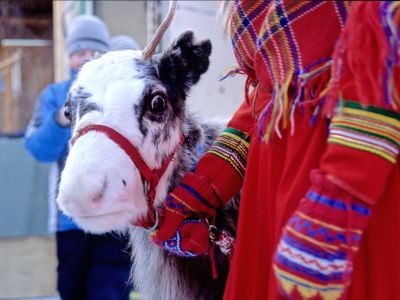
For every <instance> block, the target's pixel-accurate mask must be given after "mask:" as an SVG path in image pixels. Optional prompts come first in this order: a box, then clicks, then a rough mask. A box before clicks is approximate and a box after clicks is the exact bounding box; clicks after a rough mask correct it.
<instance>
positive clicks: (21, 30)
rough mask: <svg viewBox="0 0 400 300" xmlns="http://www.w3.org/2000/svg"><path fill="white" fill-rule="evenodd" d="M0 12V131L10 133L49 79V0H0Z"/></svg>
mask: <svg viewBox="0 0 400 300" xmlns="http://www.w3.org/2000/svg"><path fill="white" fill-rule="evenodd" d="M0 16H1V17H0V42H1V43H0V67H1V68H0V72H1V74H0V80H1V81H2V82H1V85H0V86H1V88H0V134H14V133H17V132H19V131H23V130H24V129H25V128H26V126H27V124H28V122H29V119H30V116H31V113H32V110H33V107H34V105H35V102H36V98H37V96H38V94H39V93H40V91H41V90H42V89H43V88H44V87H45V86H46V85H47V84H49V83H50V82H52V81H53V68H54V65H53V47H52V36H53V20H52V2H51V1H50V0H35V1H29V0H24V1H18V0H1V1H0ZM13 58H17V59H13ZM2 62H3V64H2Z"/></svg>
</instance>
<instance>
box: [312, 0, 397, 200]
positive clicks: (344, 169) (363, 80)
mask: <svg viewBox="0 0 400 300" xmlns="http://www.w3.org/2000/svg"><path fill="white" fill-rule="evenodd" d="M398 7H399V3H395V2H377V1H371V2H354V3H352V6H351V11H350V14H349V16H348V19H347V21H346V25H345V29H344V31H343V33H342V36H341V39H340V41H339V43H338V45H337V48H336V51H335V56H334V72H333V74H335V76H336V78H334V79H335V80H334V81H333V82H334V83H335V84H334V90H335V89H336V94H337V95H339V96H340V101H339V103H338V106H337V108H336V111H335V113H334V116H333V118H332V120H331V124H330V131H329V138H328V149H327V152H326V153H325V155H324V156H323V158H322V161H321V165H320V168H321V170H322V171H323V172H325V173H326V174H327V178H328V179H329V180H331V181H332V182H333V183H335V184H336V185H338V186H339V187H341V188H342V189H344V190H346V191H347V192H349V193H350V194H352V195H353V196H355V197H357V198H359V199H361V200H363V201H365V202H367V203H368V204H375V203H376V202H377V201H378V200H379V198H380V197H381V196H382V194H383V192H384V191H385V187H386V184H387V181H388V178H389V176H390V173H391V171H392V169H393V166H394V165H395V163H396V161H397V159H398V152H399V145H400V117H399V104H400V103H399V101H398V100H399V96H398V91H399V89H398V84H399V82H400V81H399V79H400V78H399V77H398V62H399V60H398V50H399V49H398V47H397V45H398V44H397V42H398V25H399V22H398V21H399V10H398Z"/></svg>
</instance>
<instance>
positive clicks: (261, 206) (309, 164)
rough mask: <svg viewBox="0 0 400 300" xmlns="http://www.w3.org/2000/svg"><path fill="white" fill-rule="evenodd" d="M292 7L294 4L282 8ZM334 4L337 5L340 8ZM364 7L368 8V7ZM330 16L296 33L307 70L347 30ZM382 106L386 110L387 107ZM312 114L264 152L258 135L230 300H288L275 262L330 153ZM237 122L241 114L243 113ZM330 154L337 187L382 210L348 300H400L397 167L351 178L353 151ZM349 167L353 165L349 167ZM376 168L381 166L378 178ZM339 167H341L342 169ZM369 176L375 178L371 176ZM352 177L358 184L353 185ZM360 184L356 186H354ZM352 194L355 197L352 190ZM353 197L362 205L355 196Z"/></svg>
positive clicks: (265, 79)
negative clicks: (283, 236)
mask: <svg viewBox="0 0 400 300" xmlns="http://www.w3.org/2000/svg"><path fill="white" fill-rule="evenodd" d="M287 2H290V1H284V3H287ZM271 3H273V2H271ZM330 3H331V4H332V5H333V4H334V1H331V2H330ZM359 5H363V2H360V4H359ZM374 5H375V8H374V9H375V10H379V2H374ZM331 9H332V10H331V12H327V11H325V13H326V14H325V15H324V13H323V11H322V10H320V12H319V14H317V13H316V14H311V13H310V14H308V20H306V19H307V18H305V19H304V20H306V21H304V22H303V23H302V24H301V25H300V23H299V27H298V30H297V32H296V33H295V34H296V41H297V43H298V44H299V47H300V48H302V49H304V55H307V56H308V58H307V60H308V62H313V61H316V60H318V59H321V58H323V57H327V56H328V57H329V56H331V55H332V52H333V49H334V45H335V42H336V41H337V40H338V38H339V34H340V30H341V28H340V27H339V26H334V27H332V26H330V25H331V17H329V14H331V16H332V15H333V11H334V8H333V7H331ZM316 20H318V22H316ZM359 21H360V22H365V21H366V20H365V19H364V20H359ZM312 24H314V25H312ZM257 32H258V31H257ZM361 38H365V36H362V37H361ZM316 41H317V42H316ZM278 45H279V42H278ZM362 51H363V50H361V53H358V55H360V56H359V58H360V59H363V58H364V57H363V55H362V53H363V52H362ZM370 58H374V57H373V56H370ZM257 61H258V62H257ZM261 61H262V57H261V55H260V54H259V53H256V54H255V63H254V66H255V68H256V76H257V78H256V79H258V80H259V82H260V83H261V85H265V86H264V89H265V90H271V87H269V86H268V84H269V82H270V79H269V75H268V74H267V70H266V68H265V65H263V64H261ZM366 62H368V61H367V60H366ZM250 75H251V73H250ZM342 75H343V76H346V74H342ZM344 78H346V77H344ZM326 83H327V82H326ZM321 84H322V83H321ZM367 90H368V89H366V90H365V91H367ZM350 96H351V95H350ZM249 98H250V97H249ZM270 98H271V97H270V96H268V95H266V94H263V95H259V97H257V99H256V101H257V104H260V102H262V103H263V105H266V104H267V102H268V101H269V100H270ZM374 99H375V98H374ZM250 100H251V98H250ZM352 100H357V98H353V99H352ZM375 100H377V99H375ZM377 101H378V102H379V100H377ZM252 104H253V103H252V102H251V103H249V104H248V106H246V104H244V105H243V106H242V108H241V110H242V112H243V114H246V113H249V112H251V107H252ZM375 104H376V103H375ZM379 104H380V105H379V106H382V103H381V102H379ZM260 106H261V105H260ZM314 108H315V104H313V103H312V102H307V103H305V105H304V112H302V111H301V110H300V109H298V110H297V111H296V116H295V128H296V131H295V134H294V135H293V136H290V135H289V133H288V131H284V132H283V137H282V139H279V138H276V137H275V138H273V139H272V140H271V141H270V143H269V144H265V143H261V142H260V141H259V138H258V136H257V133H256V130H253V131H252V132H253V133H252V135H251V143H250V149H249V154H248V161H247V169H246V175H245V178H244V183H243V189H242V198H241V206H240V213H239V225H238V233H237V240H236V247H235V252H234V255H233V260H232V264H231V270H230V273H229V277H228V282H227V286H226V290H225V294H224V299H225V300H235V299H238V300H239V299H269V300H273V299H284V298H283V297H282V296H279V293H278V288H277V284H276V279H275V276H274V274H273V271H272V255H273V253H274V251H275V248H276V245H277V242H278V240H279V238H280V236H281V232H282V228H283V226H284V225H285V224H286V222H287V220H288V218H289V216H290V215H291V214H292V213H293V212H294V210H295V208H296V207H297V205H298V203H299V200H300V199H301V198H302V197H303V196H304V194H305V192H306V191H307V190H308V188H309V186H310V181H309V174H310V170H312V169H314V168H318V167H319V166H320V162H321V159H322V156H323V154H324V153H325V151H326V149H327V135H328V122H327V120H325V119H324V118H322V117H321V118H320V119H319V120H318V122H317V123H316V125H315V126H311V125H310V121H309V118H306V117H305V116H306V115H310V114H311V113H312V112H313V111H314ZM258 113H260V111H258ZM236 116H241V114H240V113H237V114H236ZM241 117H243V115H242V116H241ZM247 117H249V116H247ZM236 121H238V122H240V120H235V119H233V120H232V122H231V123H232V124H234V123H235V122H236ZM328 151H329V152H331V153H335V155H337V156H336V157H335V158H333V157H332V163H330V166H329V167H328V165H327V162H328V158H327V157H326V158H325V162H324V163H323V165H325V167H324V168H325V171H327V172H331V173H332V174H334V175H335V176H334V177H335V178H336V179H337V180H338V181H342V182H346V181H347V182H349V185H353V188H354V189H355V190H357V191H363V192H365V193H367V194H368V195H369V196H370V197H371V198H374V201H373V202H374V203H375V202H377V203H376V205H375V206H374V208H373V213H372V217H371V218H370V222H369V224H368V225H367V228H366V230H365V232H364V235H363V239H362V241H361V246H360V251H359V253H358V255H357V256H356V257H355V263H354V272H353V276H352V283H351V286H350V288H349V299H352V300H358V299H400V289H399V288H398V283H399V282H400V272H399V269H400V256H399V255H398V253H400V240H399V239H398V238H397V237H396V234H397V228H400V201H398V200H399V199H400V184H399V183H400V181H399V180H400V166H399V162H398V161H397V162H396V164H395V165H394V166H392V167H391V168H389V170H388V171H385V172H384V173H381V172H382V170H383V169H382V167H381V166H382V165H384V164H385V163H386V162H383V161H382V160H379V159H377V160H376V161H374V160H373V159H372V160H371V161H370V163H368V164H367V165H365V167H366V171H363V170H362V166H358V167H357V171H356V172H352V174H347V173H346V171H345V170H346V169H347V170H348V171H349V172H351V165H350V161H349V160H348V159H347V157H349V159H350V160H351V159H356V156H355V155H351V151H349V152H348V153H347V154H345V153H344V152H343V151H345V150H343V149H337V147H336V146H329V150H328ZM360 153H361V151H360ZM360 155H362V154H360ZM345 156H346V158H345ZM339 159H340V162H339ZM354 162H356V161H354ZM347 163H349V164H348V165H346V164H347ZM375 163H377V164H378V165H379V166H378V167H377V168H376V169H375V170H374V169H373V167H374V164H375ZM340 164H343V168H342V167H341V165H340ZM375 165H376V164H375ZM336 166H337V168H336ZM216 167H217V165H214V168H216ZM368 173H369V175H371V176H367V175H368ZM371 173H374V174H371ZM351 176H353V177H354V176H359V178H357V180H356V181H354V180H352V178H351ZM354 182H357V184H356V185H354ZM335 183H336V182H335ZM341 187H342V188H345V187H344V186H341ZM345 189H346V188H345ZM346 191H347V192H349V193H351V192H352V190H351V189H346ZM354 196H355V197H357V195H355V194H354ZM378 199H379V201H377V200H378Z"/></svg>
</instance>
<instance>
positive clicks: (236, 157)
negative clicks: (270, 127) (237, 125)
mask: <svg viewBox="0 0 400 300" xmlns="http://www.w3.org/2000/svg"><path fill="white" fill-rule="evenodd" d="M248 150H249V142H248V138H247V136H246V134H245V133H244V132H241V131H239V130H236V129H234V128H226V129H225V130H224V132H222V134H221V135H220V136H219V137H218V139H217V140H216V141H215V142H214V144H213V145H212V146H211V147H210V149H209V150H208V151H207V153H210V154H214V155H216V156H218V157H220V158H222V159H224V160H226V161H227V162H228V163H229V164H230V165H231V166H232V167H233V168H234V169H235V171H236V172H237V173H238V174H239V176H240V178H243V176H244V172H245V170H246V162H247V152H248Z"/></svg>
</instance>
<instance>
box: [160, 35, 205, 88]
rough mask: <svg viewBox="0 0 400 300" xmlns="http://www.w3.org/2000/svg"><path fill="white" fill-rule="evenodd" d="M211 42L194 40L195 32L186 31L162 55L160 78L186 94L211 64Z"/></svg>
mask: <svg viewBox="0 0 400 300" xmlns="http://www.w3.org/2000/svg"><path fill="white" fill-rule="evenodd" d="M210 54H211V42H210V40H205V41H201V42H198V43H196V42H194V37H193V32H192V31H185V32H184V33H182V34H181V35H180V36H179V37H178V38H177V39H176V40H175V42H174V43H173V44H172V45H171V46H170V47H169V48H168V49H167V50H166V51H165V52H164V53H163V54H162V55H161V58H160V60H159V62H158V69H159V75H160V79H161V80H162V81H164V82H166V83H169V84H170V85H172V86H175V88H178V89H180V90H181V91H182V92H183V93H184V95H185V94H186V92H188V90H189V88H190V87H191V86H192V85H193V84H195V83H197V82H198V81H199V79H200V76H201V75H202V74H203V73H205V72H206V71H207V69H208V66H209V64H210V60H209V57H210Z"/></svg>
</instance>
